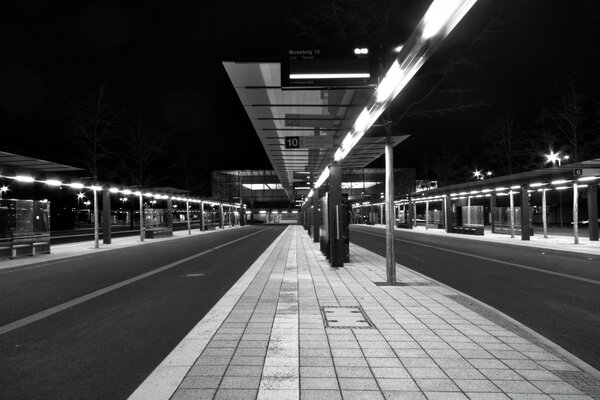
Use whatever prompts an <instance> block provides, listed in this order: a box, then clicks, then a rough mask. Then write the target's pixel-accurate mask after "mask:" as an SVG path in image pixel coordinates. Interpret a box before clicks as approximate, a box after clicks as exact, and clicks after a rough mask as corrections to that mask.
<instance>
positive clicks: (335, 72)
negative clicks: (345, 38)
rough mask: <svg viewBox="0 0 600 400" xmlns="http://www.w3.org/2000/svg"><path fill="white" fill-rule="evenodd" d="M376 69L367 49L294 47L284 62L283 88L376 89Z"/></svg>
mask: <svg viewBox="0 0 600 400" xmlns="http://www.w3.org/2000/svg"><path fill="white" fill-rule="evenodd" d="M376 68H377V66H376V65H375V63H374V57H371V56H370V54H369V50H368V49H367V48H358V47H349V46H341V47H333V46H327V47H323V46H291V47H288V48H286V49H285V52H284V54H283V56H282V60H281V87H282V89H302V88H305V89H315V88H335V87H375V86H376V84H377V73H376V71H377V69H376Z"/></svg>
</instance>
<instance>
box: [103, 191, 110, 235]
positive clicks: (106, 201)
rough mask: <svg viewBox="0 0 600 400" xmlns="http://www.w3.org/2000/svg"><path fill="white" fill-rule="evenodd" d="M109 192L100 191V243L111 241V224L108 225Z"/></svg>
mask: <svg viewBox="0 0 600 400" xmlns="http://www.w3.org/2000/svg"><path fill="white" fill-rule="evenodd" d="M110 222H111V221H110V192H109V191H108V190H105V191H103V192H102V243H104V244H110V243H111V238H112V235H111V225H110Z"/></svg>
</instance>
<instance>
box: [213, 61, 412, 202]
mask: <svg viewBox="0 0 600 400" xmlns="http://www.w3.org/2000/svg"><path fill="white" fill-rule="evenodd" d="M223 66H224V67H225V70H226V72H227V74H228V76H229V79H230V80H231V83H232V84H233V86H234V88H235V90H236V92H237V95H238V97H239V99H240V101H241V103H242V105H243V106H244V108H245V110H246V113H247V114H248V117H249V118H250V121H251V123H252V125H253V126H254V129H255V131H256V134H257V135H258V137H259V139H260V141H261V143H262V145H263V148H264V149H265V152H266V154H267V156H268V158H269V161H270V162H271V165H272V166H273V169H274V170H275V173H276V174H277V176H278V178H279V181H280V183H281V185H282V186H283V189H284V190H285V192H286V194H287V196H288V198H289V199H290V201H294V200H295V197H296V195H295V193H294V189H293V187H294V172H310V173H311V177H312V180H313V182H314V181H315V180H316V178H317V177H318V176H319V174H320V173H321V172H322V171H323V169H325V168H326V167H327V165H329V164H330V163H331V162H332V161H333V158H334V153H335V151H336V149H337V148H338V147H339V145H340V144H341V142H342V140H343V138H344V137H345V135H346V134H347V133H348V131H349V130H350V129H351V128H352V125H353V124H354V123H355V121H356V119H357V117H358V115H359V114H360V113H361V111H362V110H363V109H364V107H365V105H366V103H367V101H368V100H369V98H370V97H371V96H372V95H373V88H371V87H327V88H325V87H323V88H282V86H281V63H280V62H236V61H225V62H223ZM372 131H376V130H372ZM407 137H408V135H394V136H393V142H394V145H397V144H398V143H400V142H402V141H403V140H405V139H406V138H407ZM385 141H386V138H385V136H375V135H372V134H371V135H369V136H365V137H363V139H362V140H361V141H360V142H359V143H358V144H357V145H356V146H355V147H354V148H353V149H352V151H351V152H350V153H349V154H348V155H347V156H346V157H345V158H344V160H343V161H342V165H341V166H342V168H363V167H365V166H367V165H368V164H370V163H371V162H373V161H374V160H375V159H377V158H378V157H380V156H381V155H383V154H384V147H385Z"/></svg>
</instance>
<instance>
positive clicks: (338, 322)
mask: <svg viewBox="0 0 600 400" xmlns="http://www.w3.org/2000/svg"><path fill="white" fill-rule="evenodd" d="M321 315H322V316H323V321H324V322H325V326H326V327H327V328H372V327H373V324H372V323H371V321H369V319H368V318H367V316H366V315H365V313H364V311H363V310H362V308H360V307H357V306H348V307H337V306H331V307H327V306H324V307H321Z"/></svg>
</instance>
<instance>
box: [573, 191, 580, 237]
mask: <svg viewBox="0 0 600 400" xmlns="http://www.w3.org/2000/svg"><path fill="white" fill-rule="evenodd" d="M578 203H579V188H578V186H577V182H574V183H573V243H575V244H579V224H578V222H579V204H578Z"/></svg>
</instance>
